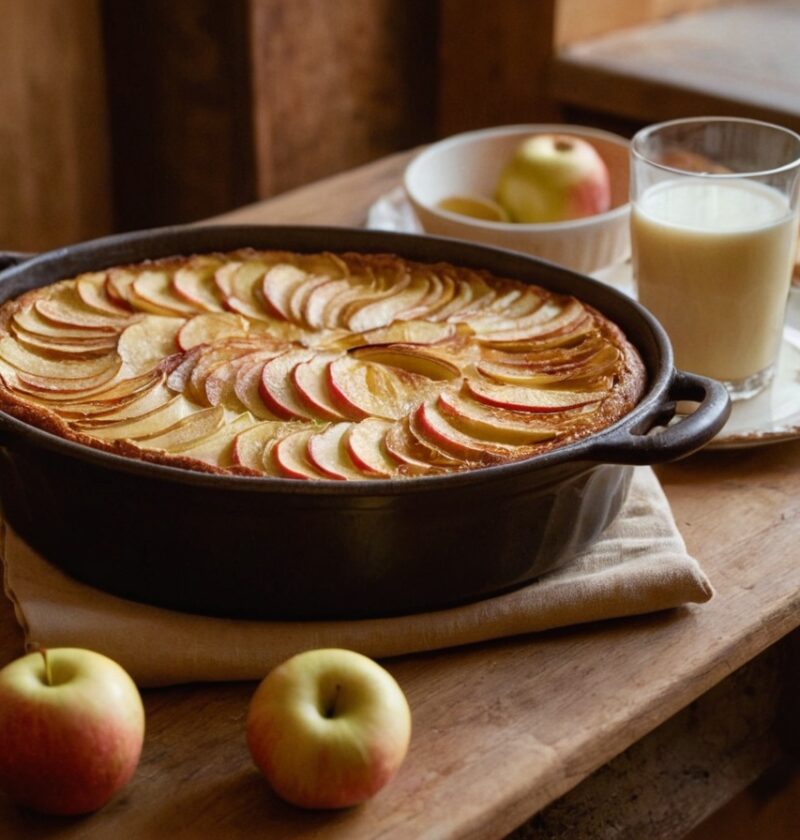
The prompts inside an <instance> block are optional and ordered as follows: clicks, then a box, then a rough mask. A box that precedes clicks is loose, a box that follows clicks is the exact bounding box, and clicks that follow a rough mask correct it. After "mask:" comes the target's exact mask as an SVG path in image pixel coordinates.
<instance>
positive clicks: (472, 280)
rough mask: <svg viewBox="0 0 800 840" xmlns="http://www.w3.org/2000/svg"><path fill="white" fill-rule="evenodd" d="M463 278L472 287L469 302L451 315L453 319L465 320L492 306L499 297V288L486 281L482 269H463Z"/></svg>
mask: <svg viewBox="0 0 800 840" xmlns="http://www.w3.org/2000/svg"><path fill="white" fill-rule="evenodd" d="M461 280H462V282H464V283H466V284H467V285H469V286H470V288H471V295H470V300H469V303H468V304H466V305H465V306H462V307H461V309H460V310H459V311H458V312H457V313H455V314H454V315H452V316H451V318H452V319H453V320H458V321H464V320H466V318H468V317H470V316H472V315H475V314H478V313H480V312H483V311H484V310H485V309H487V308H488V307H490V306H491V305H492V303H493V302H494V301H495V299H496V298H497V290H496V289H495V288H494V287H493V286H490V285H489V283H487V282H486V278H485V277H484V275H483V274H482V273H481V272H480V271H467V270H466V269H462V271H461Z"/></svg>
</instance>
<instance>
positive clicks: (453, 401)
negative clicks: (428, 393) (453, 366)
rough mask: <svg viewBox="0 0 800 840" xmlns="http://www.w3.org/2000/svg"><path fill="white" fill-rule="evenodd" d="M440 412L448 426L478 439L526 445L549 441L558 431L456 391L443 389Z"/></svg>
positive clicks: (440, 398)
mask: <svg viewBox="0 0 800 840" xmlns="http://www.w3.org/2000/svg"><path fill="white" fill-rule="evenodd" d="M436 408H437V409H438V411H439V413H440V414H441V415H442V416H443V417H444V418H446V419H447V422H448V423H450V425H451V426H454V427H455V428H456V429H458V430H459V431H461V432H463V433H464V434H466V435H469V436H471V437H473V438H477V439H479V440H489V441H495V442H496V443H502V444H508V445H511V446H525V445H529V444H534V443H539V442H540V441H543V440H551V439H552V438H554V437H556V436H557V435H558V434H559V432H558V430H557V429H555V428H553V427H552V426H548V425H546V424H544V423H538V422H535V421H532V420H531V419H530V415H528V417H527V418H526V417H525V415H519V414H516V415H515V414H512V413H511V412H510V411H508V410H507V409H502V408H497V407H491V406H487V405H482V404H481V403H478V402H475V401H474V400H471V399H465V398H464V397H461V396H460V395H459V394H454V393H452V392H450V391H443V392H442V393H441V394H439V396H438V398H437V401H436Z"/></svg>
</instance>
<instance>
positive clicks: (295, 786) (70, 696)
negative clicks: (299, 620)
mask: <svg viewBox="0 0 800 840" xmlns="http://www.w3.org/2000/svg"><path fill="white" fill-rule="evenodd" d="M144 725H145V720H144V709H143V706H142V701H141V697H140V695H139V692H138V690H137V688H136V685H135V684H134V682H133V680H132V679H131V678H130V676H129V675H128V674H127V673H126V672H125V670H124V669H123V668H122V667H121V666H120V665H118V664H117V663H116V662H114V661H113V660H111V659H109V658H108V657H105V656H103V655H101V654H99V653H95V652H94V651H90V650H82V649H78V648H57V649H53V650H40V651H37V652H36V653H31V654H29V655H27V656H23V657H22V658H20V659H17V660H16V661H14V662H12V663H10V664H9V665H7V666H6V667H5V668H3V669H2V670H0V788H1V789H3V790H4V791H5V792H6V793H7V794H8V795H9V796H10V797H11V799H13V800H14V801H15V802H16V803H18V804H19V805H22V806H24V807H28V808H31V809H33V810H36V811H41V812H44V813H49V814H60V815H77V814H85V813H89V812H91V811H96V810H97V809H99V808H101V807H102V806H103V805H105V804H106V802H108V800H109V799H110V798H111V797H112V796H113V794H114V793H116V792H117V791H118V790H120V789H121V788H122V787H123V786H124V785H125V784H127V782H128V781H129V780H130V779H131V777H132V776H133V773H134V771H135V770H136V766H137V764H138V762H139V758H140V755H141V750H142V741H143V738H144ZM246 734H247V745H248V747H249V749H250V752H251V755H252V757H253V760H254V761H255V763H256V765H257V767H258V768H259V769H260V770H261V771H262V773H263V774H264V775H265V776H266V778H267V780H268V781H269V783H270V784H271V785H272V787H273V788H274V790H275V791H276V793H277V794H278V795H279V796H281V797H282V798H283V799H285V800H287V801H288V802H291V803H293V804H295V805H299V806H302V807H305V808H344V807H349V806H351V805H356V804H359V803H361V802H364V801H365V800H367V799H369V798H370V797H371V796H373V795H374V794H375V793H377V792H378V791H379V790H380V789H381V788H382V787H384V786H385V785H386V784H387V783H388V782H389V780H390V779H391V778H392V777H393V776H394V774H395V773H396V771H397V769H398V768H399V767H400V764H401V763H402V762H403V759H404V758H405V755H406V752H407V750H408V743H409V739H410V736H411V713H410V711H409V707H408V703H407V701H406V698H405V695H404V694H403V691H402V690H401V688H400V687H399V686H398V684H397V683H396V682H395V680H394V678H393V677H392V676H391V675H390V674H389V673H388V672H387V671H385V670H384V669H383V668H382V667H381V666H380V665H378V664H377V662H374V661H373V660H372V659H369V658H368V657H366V656H362V655H361V654H358V653H355V652H353V651H349V650H338V649H326V650H312V651H306V652H305V653H301V654H298V655H296V656H293V657H292V658H291V659H289V660H287V661H286V662H284V663H283V664H282V665H280V666H278V667H277V668H275V669H274V670H273V671H271V672H270V673H269V674H268V675H267V676H266V677H265V679H264V680H263V681H262V683H261V684H260V686H259V687H258V689H257V691H256V692H255V694H254V695H253V697H252V700H251V702H250V709H249V713H248V717H247V732H246Z"/></svg>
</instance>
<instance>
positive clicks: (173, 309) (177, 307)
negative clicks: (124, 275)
mask: <svg viewBox="0 0 800 840" xmlns="http://www.w3.org/2000/svg"><path fill="white" fill-rule="evenodd" d="M128 300H129V301H130V303H131V305H132V306H133V307H134V309H140V310H143V311H144V312H149V313H151V314H152V315H166V316H176V315H177V316H181V317H187V318H190V317H191V316H192V315H195V314H196V313H197V309H196V308H195V307H194V306H193V305H192V304H191V303H187V302H186V301H185V300H183V298H181V297H180V296H179V295H177V294H176V293H175V291H174V289H173V286H172V273H171V272H168V271H143V272H142V273H141V274H139V275H138V276H137V278H136V279H135V280H134V281H133V283H132V284H131V286H130V288H129V289H128Z"/></svg>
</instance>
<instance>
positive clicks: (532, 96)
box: [438, 0, 560, 136]
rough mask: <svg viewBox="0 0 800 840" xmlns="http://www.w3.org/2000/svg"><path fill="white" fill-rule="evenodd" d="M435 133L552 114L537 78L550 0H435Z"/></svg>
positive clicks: (543, 66)
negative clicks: (437, 38)
mask: <svg viewBox="0 0 800 840" xmlns="http://www.w3.org/2000/svg"><path fill="white" fill-rule="evenodd" d="M439 8H440V16H441V23H440V32H441V34H440V55H439V123H438V131H439V134H440V135H441V136H446V135H449V134H455V133H457V132H460V131H466V130H469V129H473V128H481V127H483V126H487V125H502V124H511V123H525V122H558V120H559V116H560V111H559V108H558V106H557V105H556V104H555V103H554V102H553V100H552V99H551V98H550V96H549V92H548V90H547V87H546V84H545V77H546V73H547V70H548V65H549V60H550V58H551V56H552V54H553V26H554V15H555V0H539V2H536V3H530V2H528V0H494V2H492V3H485V2H483V0H440V3H439Z"/></svg>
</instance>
